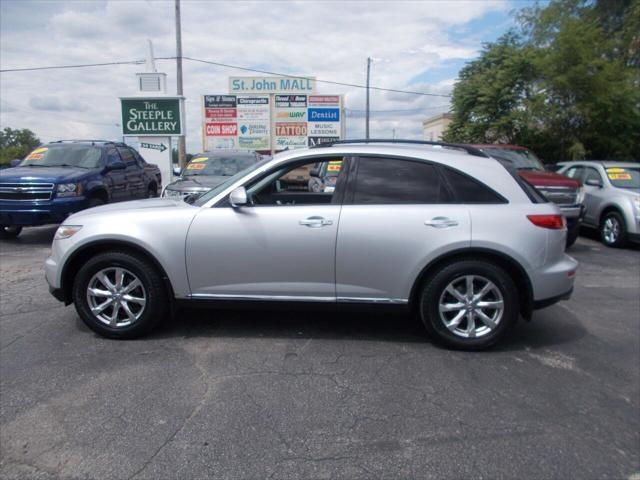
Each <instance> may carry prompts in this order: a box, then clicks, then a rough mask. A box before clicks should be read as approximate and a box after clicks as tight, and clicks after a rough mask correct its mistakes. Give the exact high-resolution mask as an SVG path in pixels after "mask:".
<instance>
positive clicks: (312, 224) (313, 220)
mask: <svg viewBox="0 0 640 480" xmlns="http://www.w3.org/2000/svg"><path fill="white" fill-rule="evenodd" d="M299 223H300V225H302V226H305V227H309V228H320V227H326V226H327V225H333V220H325V219H324V218H323V217H308V218H305V219H304V220H300V222H299Z"/></svg>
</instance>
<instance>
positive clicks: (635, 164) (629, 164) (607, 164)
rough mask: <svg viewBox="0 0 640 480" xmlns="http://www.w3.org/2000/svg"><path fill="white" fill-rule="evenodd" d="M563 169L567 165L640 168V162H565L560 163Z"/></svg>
mask: <svg viewBox="0 0 640 480" xmlns="http://www.w3.org/2000/svg"><path fill="white" fill-rule="evenodd" d="M558 164H561V165H562V166H563V167H564V166H567V165H602V166H603V167H605V168H609V167H635V168H638V167H640V162H625V161H615V160H568V161H565V162H558Z"/></svg>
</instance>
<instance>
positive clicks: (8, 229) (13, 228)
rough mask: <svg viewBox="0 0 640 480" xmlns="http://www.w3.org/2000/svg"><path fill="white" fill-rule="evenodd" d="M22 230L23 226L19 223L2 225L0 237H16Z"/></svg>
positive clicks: (0, 226)
mask: <svg viewBox="0 0 640 480" xmlns="http://www.w3.org/2000/svg"><path fill="white" fill-rule="evenodd" d="M20 232H22V227H20V226H18V225H0V238H4V239H9V238H16V237H17V236H18V235H20Z"/></svg>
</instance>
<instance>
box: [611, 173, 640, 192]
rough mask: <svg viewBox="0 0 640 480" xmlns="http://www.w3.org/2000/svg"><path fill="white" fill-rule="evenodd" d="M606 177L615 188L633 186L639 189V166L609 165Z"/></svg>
mask: <svg viewBox="0 0 640 480" xmlns="http://www.w3.org/2000/svg"><path fill="white" fill-rule="evenodd" d="M607 177H609V181H610V182H611V185H613V186H614V187H616V188H633V189H637V190H640V168H638V167H632V168H629V167H609V168H607Z"/></svg>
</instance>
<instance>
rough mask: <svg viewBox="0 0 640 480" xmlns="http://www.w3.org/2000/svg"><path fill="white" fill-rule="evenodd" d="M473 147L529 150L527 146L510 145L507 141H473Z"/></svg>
mask: <svg viewBox="0 0 640 480" xmlns="http://www.w3.org/2000/svg"><path fill="white" fill-rule="evenodd" d="M470 145H471V146H472V147H476V148H480V149H482V148H497V149H502V150H529V149H528V148H527V147H521V146H519V145H509V144H507V143H471V144H470Z"/></svg>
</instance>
